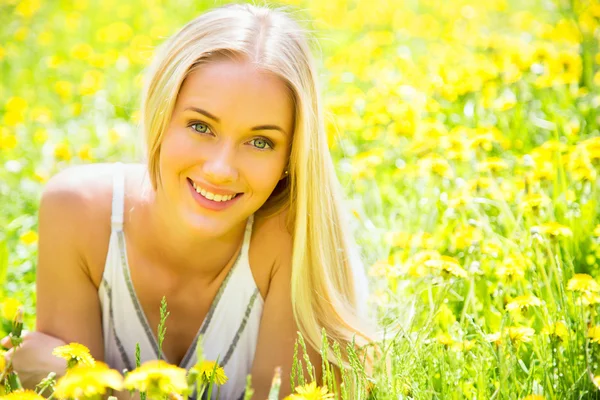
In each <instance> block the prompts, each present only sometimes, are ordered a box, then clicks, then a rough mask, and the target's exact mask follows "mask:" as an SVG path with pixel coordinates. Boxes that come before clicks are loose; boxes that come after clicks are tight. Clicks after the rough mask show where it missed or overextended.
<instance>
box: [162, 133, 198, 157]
mask: <svg viewBox="0 0 600 400" xmlns="http://www.w3.org/2000/svg"><path fill="white" fill-rule="evenodd" d="M192 146H193V141H192V140H190V138H189V137H188V135H185V133H184V132H180V131H169V132H167V134H166V135H165V138H164V140H163V142H162V145H161V158H163V159H164V162H165V163H177V164H179V163H181V161H183V160H186V159H188V158H191V157H192V156H193V154H194V152H193V151H191V148H192Z"/></svg>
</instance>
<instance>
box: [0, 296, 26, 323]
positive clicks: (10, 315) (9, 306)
mask: <svg viewBox="0 0 600 400" xmlns="http://www.w3.org/2000/svg"><path fill="white" fill-rule="evenodd" d="M22 307H23V304H22V303H21V302H20V301H19V300H17V299H13V298H12V297H9V298H8V299H6V300H4V301H3V302H2V312H1V314H2V318H3V319H5V320H7V321H12V320H14V319H15V317H16V316H17V313H18V312H19V309H20V308H22Z"/></svg>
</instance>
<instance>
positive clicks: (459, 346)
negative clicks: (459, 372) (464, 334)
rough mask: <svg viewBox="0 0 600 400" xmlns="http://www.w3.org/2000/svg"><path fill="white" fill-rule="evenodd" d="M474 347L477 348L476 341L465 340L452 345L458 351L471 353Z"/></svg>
mask: <svg viewBox="0 0 600 400" xmlns="http://www.w3.org/2000/svg"><path fill="white" fill-rule="evenodd" d="M473 347H475V340H463V341H461V342H455V343H454V344H453V345H452V348H453V349H455V350H458V351H471V350H472V349H473Z"/></svg>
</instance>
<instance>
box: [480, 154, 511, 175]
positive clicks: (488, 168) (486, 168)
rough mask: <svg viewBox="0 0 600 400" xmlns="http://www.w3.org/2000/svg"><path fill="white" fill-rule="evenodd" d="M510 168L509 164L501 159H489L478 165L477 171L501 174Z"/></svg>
mask: <svg viewBox="0 0 600 400" xmlns="http://www.w3.org/2000/svg"><path fill="white" fill-rule="evenodd" d="M507 168H508V163H507V162H506V161H504V160H503V159H501V158H499V157H489V158H488V159H487V160H485V161H482V162H481V163H479V164H478V166H477V169H478V170H479V171H482V172H492V173H493V172H500V171H502V170H505V169H507Z"/></svg>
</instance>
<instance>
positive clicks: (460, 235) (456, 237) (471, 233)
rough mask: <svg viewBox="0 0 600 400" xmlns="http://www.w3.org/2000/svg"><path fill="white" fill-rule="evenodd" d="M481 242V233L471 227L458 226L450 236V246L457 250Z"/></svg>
mask: <svg viewBox="0 0 600 400" xmlns="http://www.w3.org/2000/svg"><path fill="white" fill-rule="evenodd" d="M482 240H483V233H482V232H481V230H480V229H479V228H477V227H474V226H472V225H461V226H458V227H457V228H456V229H455V230H454V232H453V233H452V236H451V241H452V245H453V246H454V247H455V248H456V249H458V250H464V249H466V248H468V247H469V246H471V245H473V243H475V242H481V241H482Z"/></svg>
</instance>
